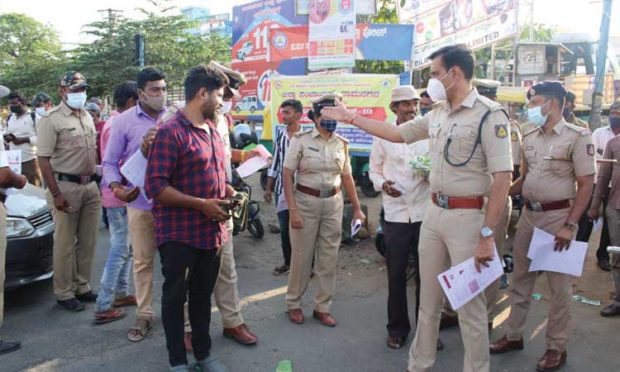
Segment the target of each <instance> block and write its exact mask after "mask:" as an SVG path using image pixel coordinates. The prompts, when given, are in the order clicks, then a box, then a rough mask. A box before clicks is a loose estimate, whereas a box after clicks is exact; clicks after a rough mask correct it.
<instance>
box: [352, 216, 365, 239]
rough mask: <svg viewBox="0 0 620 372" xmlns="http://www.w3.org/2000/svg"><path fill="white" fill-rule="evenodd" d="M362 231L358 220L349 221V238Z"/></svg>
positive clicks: (360, 222)
mask: <svg viewBox="0 0 620 372" xmlns="http://www.w3.org/2000/svg"><path fill="white" fill-rule="evenodd" d="M361 229H362V221H361V220H360V219H356V220H353V221H351V237H354V236H355V235H357V233H358V232H359V231H360V230H361Z"/></svg>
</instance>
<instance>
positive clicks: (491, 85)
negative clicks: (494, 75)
mask: <svg viewBox="0 0 620 372" xmlns="http://www.w3.org/2000/svg"><path fill="white" fill-rule="evenodd" d="M472 84H473V85H474V87H476V89H477V90H478V94H480V95H483V96H485V97H497V88H499V86H500V85H501V84H502V83H500V82H499V81H497V80H491V79H474V80H473V81H472Z"/></svg>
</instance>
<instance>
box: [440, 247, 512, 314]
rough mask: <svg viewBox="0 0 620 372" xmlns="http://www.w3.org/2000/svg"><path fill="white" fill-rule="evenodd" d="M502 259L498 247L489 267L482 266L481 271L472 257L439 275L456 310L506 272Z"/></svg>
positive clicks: (442, 286)
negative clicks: (477, 268)
mask: <svg viewBox="0 0 620 372" xmlns="http://www.w3.org/2000/svg"><path fill="white" fill-rule="evenodd" d="M500 261H501V260H500V257H499V254H498V253H497V249H496V250H495V256H494V258H493V261H490V262H489V263H488V264H489V267H486V266H482V267H481V269H480V271H481V272H478V271H476V266H475V262H474V258H473V257H472V258H470V259H468V260H465V261H463V262H461V263H460V264H458V265H456V266H453V267H451V268H450V269H448V270H447V271H444V272H443V273H441V274H439V275H437V280H439V284H441V288H443V291H444V293H445V294H446V297H447V298H448V301H450V305H452V308H453V309H454V310H457V309H459V308H460V307H461V306H463V305H465V304H466V303H468V302H469V301H471V300H472V299H473V298H474V297H476V296H477V295H478V294H480V293H481V292H482V291H484V290H485V289H486V288H487V287H488V286H489V285H490V284H491V283H493V282H494V281H496V280H497V278H499V277H500V276H501V275H502V274H503V273H504V270H503V269H502V264H501V262H500Z"/></svg>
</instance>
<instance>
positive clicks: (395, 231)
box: [383, 221, 422, 339]
mask: <svg viewBox="0 0 620 372" xmlns="http://www.w3.org/2000/svg"><path fill="white" fill-rule="evenodd" d="M421 225H422V222H414V223H397V222H388V221H386V222H385V225H384V227H383V234H384V239H385V247H386V252H385V261H386V264H387V272H388V324H387V330H388V334H389V335H390V336H392V337H402V338H403V339H405V338H407V336H408V335H409V332H410V331H411V324H410V323H409V310H408V308H407V264H408V262H409V255H410V254H411V253H412V254H413V256H414V258H415V266H416V267H415V268H416V274H415V297H416V299H415V301H416V302H415V304H416V305H415V316H416V321H417V319H418V312H419V309H420V265H419V262H420V260H419V254H418V240H419V238H420V226H421Z"/></svg>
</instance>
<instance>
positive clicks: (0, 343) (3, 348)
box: [0, 340, 22, 355]
mask: <svg viewBox="0 0 620 372" xmlns="http://www.w3.org/2000/svg"><path fill="white" fill-rule="evenodd" d="M20 347H22V344H21V342H19V341H15V342H9V341H4V340H0V355H1V354H8V353H11V352H13V351H15V350H18V349H19V348H20Z"/></svg>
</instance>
